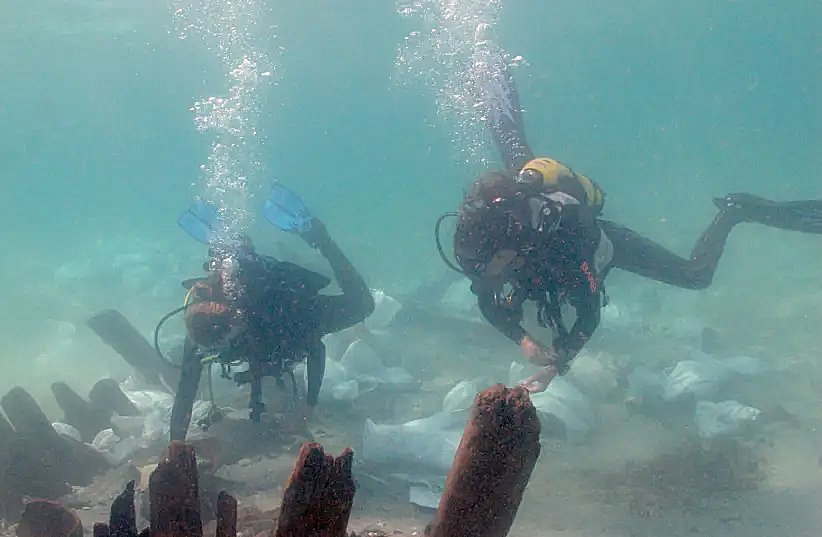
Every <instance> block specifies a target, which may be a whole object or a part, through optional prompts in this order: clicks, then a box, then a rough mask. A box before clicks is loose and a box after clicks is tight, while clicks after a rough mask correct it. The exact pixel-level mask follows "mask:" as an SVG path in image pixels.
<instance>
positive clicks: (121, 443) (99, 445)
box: [91, 429, 140, 465]
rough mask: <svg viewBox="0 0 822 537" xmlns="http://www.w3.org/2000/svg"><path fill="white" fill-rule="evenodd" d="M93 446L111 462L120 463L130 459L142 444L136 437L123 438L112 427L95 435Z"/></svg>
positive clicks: (113, 463)
mask: <svg viewBox="0 0 822 537" xmlns="http://www.w3.org/2000/svg"><path fill="white" fill-rule="evenodd" d="M91 447H93V448H94V449H96V450H97V451H98V452H100V453H101V454H102V455H103V456H104V457H105V458H106V460H107V461H108V462H109V464H112V465H118V464H121V463H123V462H124V461H126V460H128V458H129V457H131V456H132V455H133V454H134V453H135V452H136V451H137V450H138V449H139V447H140V445H139V441H138V440H137V439H136V438H125V439H121V438H120V437H119V436H117V435H116V434H114V431H113V430H112V429H103V430H102V431H100V432H99V433H97V435H96V436H95V437H94V440H93V441H92V442H91Z"/></svg>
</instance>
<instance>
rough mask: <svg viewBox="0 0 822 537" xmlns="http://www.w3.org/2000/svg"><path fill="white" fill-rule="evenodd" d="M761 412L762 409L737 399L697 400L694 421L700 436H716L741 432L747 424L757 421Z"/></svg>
mask: <svg viewBox="0 0 822 537" xmlns="http://www.w3.org/2000/svg"><path fill="white" fill-rule="evenodd" d="M759 414H761V411H760V410H759V409H758V408H754V407H751V406H746V405H743V404H741V403H739V402H737V401H722V402H720V403H712V402H710V401H697V403H696V412H695V414H694V421H695V422H696V429H697V432H698V433H699V436H701V437H702V438H716V437H719V436H725V435H730V434H735V433H738V432H740V431H741V430H742V429H743V428H744V427H745V426H746V425H748V424H750V423H753V422H754V421H756V418H757V417H758V416H759Z"/></svg>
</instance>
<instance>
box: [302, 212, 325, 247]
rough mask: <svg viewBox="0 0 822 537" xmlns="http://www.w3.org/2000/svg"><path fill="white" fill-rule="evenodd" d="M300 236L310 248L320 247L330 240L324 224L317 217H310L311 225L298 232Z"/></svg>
mask: <svg viewBox="0 0 822 537" xmlns="http://www.w3.org/2000/svg"><path fill="white" fill-rule="evenodd" d="M300 237H301V238H302V239H303V240H304V241H305V242H306V243H308V245H309V246H310V247H312V248H322V247H323V246H324V245H326V244H328V243H329V242H331V237H330V236H329V235H328V230H327V229H326V228H325V224H324V223H323V222H322V220H320V219H319V218H317V217H314V218H312V219H311V227H310V228H308V231H303V232H302V233H300Z"/></svg>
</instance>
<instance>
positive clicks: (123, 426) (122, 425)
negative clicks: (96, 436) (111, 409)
mask: <svg viewBox="0 0 822 537" xmlns="http://www.w3.org/2000/svg"><path fill="white" fill-rule="evenodd" d="M111 424H112V425H113V426H114V428H115V429H116V430H117V432H119V433H120V434H119V436H123V437H132V438H140V437H141V436H142V435H143V427H144V425H145V417H144V416H117V415H116V414H115V415H114V416H112V417H111Z"/></svg>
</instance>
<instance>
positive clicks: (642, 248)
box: [599, 211, 739, 289]
mask: <svg viewBox="0 0 822 537" xmlns="http://www.w3.org/2000/svg"><path fill="white" fill-rule="evenodd" d="M738 222H739V219H738V218H736V216H735V215H733V214H732V213H731V212H729V211H720V212H719V214H717V216H716V217H715V218H714V220H713V222H711V225H710V226H708V229H706V230H705V232H704V233H703V234H702V236H701V237H700V238H699V240H698V241H697V242H696V244H695V245H694V248H693V250H692V251H691V256H690V259H685V258H683V257H680V256H678V255H676V254H675V253H673V252H671V251H670V250H668V249H667V248H665V247H663V246H661V245H659V244H657V243H655V242H654V241H652V240H650V239H648V238H646V237H643V236H642V235H640V234H639V233H637V232H635V231H633V230H630V229H628V228H627V227H625V226H622V225H620V224H616V223H614V222H608V221H605V220H600V221H599V223H600V225H601V226H602V230H603V231H604V232H605V234H606V235H607V236H608V238H609V239H611V242H613V244H614V257H613V261H612V262H611V266H612V267H615V268H620V269H623V270H627V271H629V272H633V273H634V274H639V275H640V276H644V277H646V278H650V279H652V280H656V281H659V282H663V283H667V284H669V285H674V286H676V287H683V288H685V289H704V288H706V287H708V286H709V285H710V284H711V281H712V280H713V276H714V273H715V272H716V267H717V265H718V264H719V259H720V258H721V257H722V252H723V250H724V248H725V242H726V240H727V238H728V234H729V233H730V232H731V229H733V227H734V225H736V224H737V223H738Z"/></svg>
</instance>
